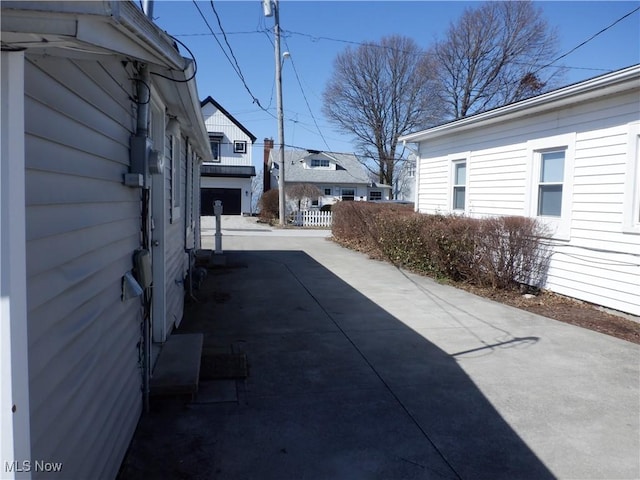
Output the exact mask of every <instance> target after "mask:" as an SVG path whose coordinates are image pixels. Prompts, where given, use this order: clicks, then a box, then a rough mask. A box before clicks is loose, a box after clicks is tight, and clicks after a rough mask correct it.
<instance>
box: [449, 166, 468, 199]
mask: <svg viewBox="0 0 640 480" xmlns="http://www.w3.org/2000/svg"><path fill="white" fill-rule="evenodd" d="M466 194H467V162H466V161H465V160H460V161H455V162H453V192H452V195H451V199H452V205H451V207H452V208H453V210H464V209H465V202H466V198H465V197H466Z"/></svg>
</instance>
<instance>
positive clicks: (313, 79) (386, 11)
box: [153, 0, 640, 164]
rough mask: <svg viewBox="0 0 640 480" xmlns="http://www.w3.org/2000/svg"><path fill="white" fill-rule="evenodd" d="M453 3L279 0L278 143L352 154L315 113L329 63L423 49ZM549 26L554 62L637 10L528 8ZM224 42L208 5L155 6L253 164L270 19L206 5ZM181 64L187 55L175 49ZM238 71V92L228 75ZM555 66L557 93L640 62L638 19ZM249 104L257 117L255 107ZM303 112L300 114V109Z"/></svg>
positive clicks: (269, 84)
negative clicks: (386, 46)
mask: <svg viewBox="0 0 640 480" xmlns="http://www.w3.org/2000/svg"><path fill="white" fill-rule="evenodd" d="M474 5H475V6H477V5H478V3H477V2H457V1H410V2H397V1H393V2H389V1H371V0H369V1H351V2H343V1H294V0H290V1H289V0H280V26H281V29H282V30H283V37H282V42H281V48H282V52H285V51H288V52H290V57H289V58H288V59H286V60H285V61H284V63H283V70H282V85H283V87H282V88H283V106H284V119H285V124H284V134H285V144H288V145H295V146H299V147H302V148H310V149H317V150H332V151H337V152H351V151H353V145H352V141H351V140H352V139H351V138H350V137H349V135H347V134H344V133H342V132H340V131H336V129H335V128H334V127H333V126H332V125H331V124H330V123H328V121H327V120H326V119H325V118H324V116H323V115H322V112H321V106H322V91H323V90H324V87H325V84H326V82H327V80H328V79H329V77H330V76H331V73H332V70H333V60H334V58H335V57H336V55H337V54H339V53H340V52H342V51H344V49H345V48H346V47H347V46H351V47H357V43H359V42H366V41H378V40H380V39H381V38H382V37H384V36H388V35H392V34H400V35H404V36H408V37H411V38H413V39H414V40H415V41H416V42H417V44H418V45H419V46H421V47H423V48H425V49H426V48H428V47H429V46H430V45H432V44H433V42H434V41H435V40H436V39H440V38H442V37H443V36H444V33H445V32H446V30H447V28H448V26H449V24H450V23H451V22H455V21H456V19H457V18H459V16H460V14H461V13H462V12H463V10H464V9H465V8H466V7H469V6H471V7H473V6H474ZM536 5H537V6H539V7H541V8H542V10H543V15H544V17H545V18H546V20H547V21H548V23H549V25H550V26H551V27H554V28H557V31H558V36H559V46H560V53H561V54H563V53H566V52H568V51H570V50H571V49H573V48H574V47H576V46H578V45H579V44H580V43H582V42H584V41H585V40H587V39H588V38H589V37H591V36H592V35H594V34H596V33H597V32H599V31H600V30H602V29H604V28H606V27H607V26H609V25H610V24H612V23H613V22H615V21H616V20H618V19H619V18H621V17H622V16H624V15H626V14H627V13H629V12H631V11H633V10H634V9H636V8H638V7H639V6H640V2H637V1H634V2H630V1H625V2H615V1H611V2H601V1H588V2H584V1H580V2H578V1H574V2H569V1H565V2H555V1H542V2H536ZM214 6H215V9H216V11H217V13H218V16H219V18H220V23H221V25H222V28H223V30H224V32H225V33H226V36H227V39H226V40H227V41H228V43H229V45H230V46H231V50H232V52H233V55H234V56H235V60H234V58H233V56H232V55H231V53H230V50H229V47H228V46H227V44H226V42H225V39H224V37H223V36H222V35H217V38H218V40H219V42H220V44H221V45H222V46H223V47H224V49H225V51H226V54H227V56H228V57H229V59H227V58H226V56H225V54H224V53H223V50H222V48H221V47H220V45H218V43H217V42H216V40H215V38H214V37H213V35H211V32H210V30H209V27H208V26H207V24H206V23H205V20H203V18H202V15H201V14H200V12H199V11H198V8H197V7H199V9H200V11H201V12H202V14H203V15H204V17H205V18H206V20H207V22H208V23H209V25H210V26H211V28H212V29H213V31H214V32H215V33H216V34H219V33H221V29H220V26H219V24H218V20H217V19H216V16H215V14H214V12H213V9H212V6H211V3H210V2H209V1H198V2H197V7H196V4H194V2H193V1H188V0H182V1H162V0H161V1H157V2H156V3H155V5H154V12H153V13H154V15H153V16H154V19H155V22H156V23H157V24H158V25H159V26H160V27H161V28H163V29H164V30H166V31H167V32H168V33H169V34H171V35H174V36H175V37H176V38H177V39H178V40H180V41H181V42H183V43H184V44H185V45H186V46H187V47H188V48H189V49H190V50H191V51H192V52H193V54H194V56H195V58H196V61H197V63H198V72H197V76H196V79H197V84H198V92H199V95H200V98H201V99H203V98H206V97H207V96H209V95H210V96H211V97H213V98H214V99H215V100H216V101H217V102H219V103H220V104H221V105H222V106H223V107H224V108H225V109H226V110H227V111H229V112H230V113H231V114H232V115H233V116H234V117H236V119H238V120H239V121H240V122H241V123H242V124H243V125H244V126H245V127H246V128H247V129H249V131H251V132H252V133H253V134H254V135H255V136H256V137H257V138H258V139H257V141H256V145H255V146H254V151H253V161H254V164H260V163H261V162H262V142H263V139H264V138H269V137H271V138H274V139H275V140H276V142H277V135H278V130H277V122H276V119H275V115H276V99H275V90H274V77H275V70H274V68H275V67H274V65H275V58H274V47H273V43H272V41H273V34H272V31H273V24H274V20H273V17H270V18H268V17H264V14H263V10H262V3H261V1H259V0H251V1H215V2H214ZM181 50H182V53H183V55H185V56H189V54H188V52H187V51H186V50H184V49H181ZM236 61H237V64H238V65H239V68H240V71H241V73H242V75H243V77H244V80H245V83H246V85H247V87H248V90H249V91H250V93H249V91H247V88H246V87H245V86H244V85H243V82H242V81H241V79H240V78H239V76H238V74H237V73H236V72H234V69H233V67H232V63H235V62H236ZM559 63H561V64H563V65H565V66H567V67H571V68H569V70H568V71H567V74H566V75H565V77H564V82H563V83H566V84H570V83H574V82H578V81H581V80H584V79H587V78H591V77H594V76H597V75H600V74H603V73H606V72H609V71H612V70H617V69H620V68H623V67H627V66H629V65H633V64H637V63H640V11H636V12H635V13H633V14H632V15H631V16H629V17H627V18H625V19H624V20H622V21H620V22H619V23H617V24H616V25H614V26H613V27H611V28H609V29H608V30H606V31H605V32H604V33H602V34H600V35H599V36H597V37H596V38H594V39H593V40H591V41H589V42H588V43H587V44H585V45H584V46H582V47H581V48H579V49H577V50H576V51H575V52H573V53H571V54H570V55H568V56H566V57H565V58H563V59H562V60H561V61H560V62H559ZM254 97H255V98H256V99H257V100H258V102H259V104H260V106H262V107H263V108H264V109H266V110H268V112H266V111H264V110H263V109H261V108H260V106H259V105H258V104H257V103H256V102H254ZM307 104H308V105H307Z"/></svg>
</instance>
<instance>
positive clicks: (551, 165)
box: [537, 149, 565, 217]
mask: <svg viewBox="0 0 640 480" xmlns="http://www.w3.org/2000/svg"><path fill="white" fill-rule="evenodd" d="M564 160H565V151H564V149H563V150H553V151H546V152H540V177H539V182H538V212H537V213H538V216H540V217H561V216H562V185H563V183H564Z"/></svg>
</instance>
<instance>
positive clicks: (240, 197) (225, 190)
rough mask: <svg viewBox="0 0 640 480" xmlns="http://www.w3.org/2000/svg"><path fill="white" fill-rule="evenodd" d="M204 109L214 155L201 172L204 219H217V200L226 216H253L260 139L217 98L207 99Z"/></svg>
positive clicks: (202, 107) (203, 114) (204, 101)
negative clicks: (254, 155) (253, 182)
mask: <svg viewBox="0 0 640 480" xmlns="http://www.w3.org/2000/svg"><path fill="white" fill-rule="evenodd" d="M201 109H202V116H203V117H204V122H205V125H206V128H207V133H208V135H209V143H210V145H211V152H212V159H211V162H205V163H204V164H203V165H202V167H201V169H200V187H201V196H202V197H201V198H202V206H201V212H202V215H213V203H214V202H215V201H216V200H220V201H222V206H223V210H224V213H225V215H239V214H241V213H251V205H252V189H251V180H252V178H253V177H255V176H256V169H255V167H254V166H253V163H252V160H251V152H252V148H251V147H252V146H253V144H254V143H255V141H256V137H255V135H253V134H252V133H251V132H250V131H249V130H247V129H246V128H245V127H244V126H243V125H242V124H241V123H240V122H238V120H236V119H235V118H234V117H233V116H232V115H231V114H230V113H229V112H227V111H226V110H225V109H224V108H222V106H221V105H220V104H219V103H218V102H216V101H215V100H214V99H213V98H211V97H207V98H206V99H204V100H203V101H202V102H201Z"/></svg>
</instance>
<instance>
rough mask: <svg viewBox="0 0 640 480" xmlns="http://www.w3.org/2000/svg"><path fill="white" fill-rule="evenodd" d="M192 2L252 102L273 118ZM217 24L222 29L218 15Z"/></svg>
mask: <svg viewBox="0 0 640 480" xmlns="http://www.w3.org/2000/svg"><path fill="white" fill-rule="evenodd" d="M192 2H193V4H194V5H195V7H196V9H197V10H198V13H200V16H201V17H202V20H204V23H205V24H206V25H207V28H209V31H210V32H211V35H213V38H214V39H215V41H216V43H217V44H218V46H219V47H220V49H221V50H222V53H224V56H225V57H226V59H227V61H228V62H229V64H230V65H231V68H232V69H233V71H234V72H235V73H236V75H238V77H239V78H240V81H241V82H242V85H243V86H244V88H245V90H246V91H247V93H248V94H249V96H250V97H251V98H252V99H253V103H255V104H256V105H258V107H260V108H261V109H262V110H264V111H265V112H267V113H268V114H269V115H271V116H272V117H274V118H275V115H273V114H272V113H271V112H269V111H268V110H267V109H266V108H264V107H263V106H262V105H261V104H260V100H258V98H257V97H256V96H255V95H254V94H253V92H252V91H251V89H250V88H249V85H247V82H246V81H245V79H244V75H243V74H242V70H241V69H240V66H239V65H238V62H237V60H236V62H235V64H234V62H233V61H232V60H231V58H229V54H227V51H226V50H225V48H224V47H223V46H222V44H221V43H220V40H218V36H217V35H216V34H215V33H214V31H213V28H212V27H211V25H209V22H208V21H207V18H206V17H205V15H204V13H202V10H200V7H199V6H198V3H197V2H196V0H192ZM211 7H212V8H213V11H214V12H215V13H216V17H218V15H217V12H216V10H215V7H214V6H213V1H211ZM218 24H219V25H220V29H221V30H222V25H221V23H220V18H219V17H218ZM222 31H223V35H224V30H222ZM225 40H226V36H225ZM227 45H228V46H229V50H230V51H231V55H232V56H233V58H234V59H235V55H234V54H233V49H232V48H231V46H230V45H229V43H228V42H227Z"/></svg>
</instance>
